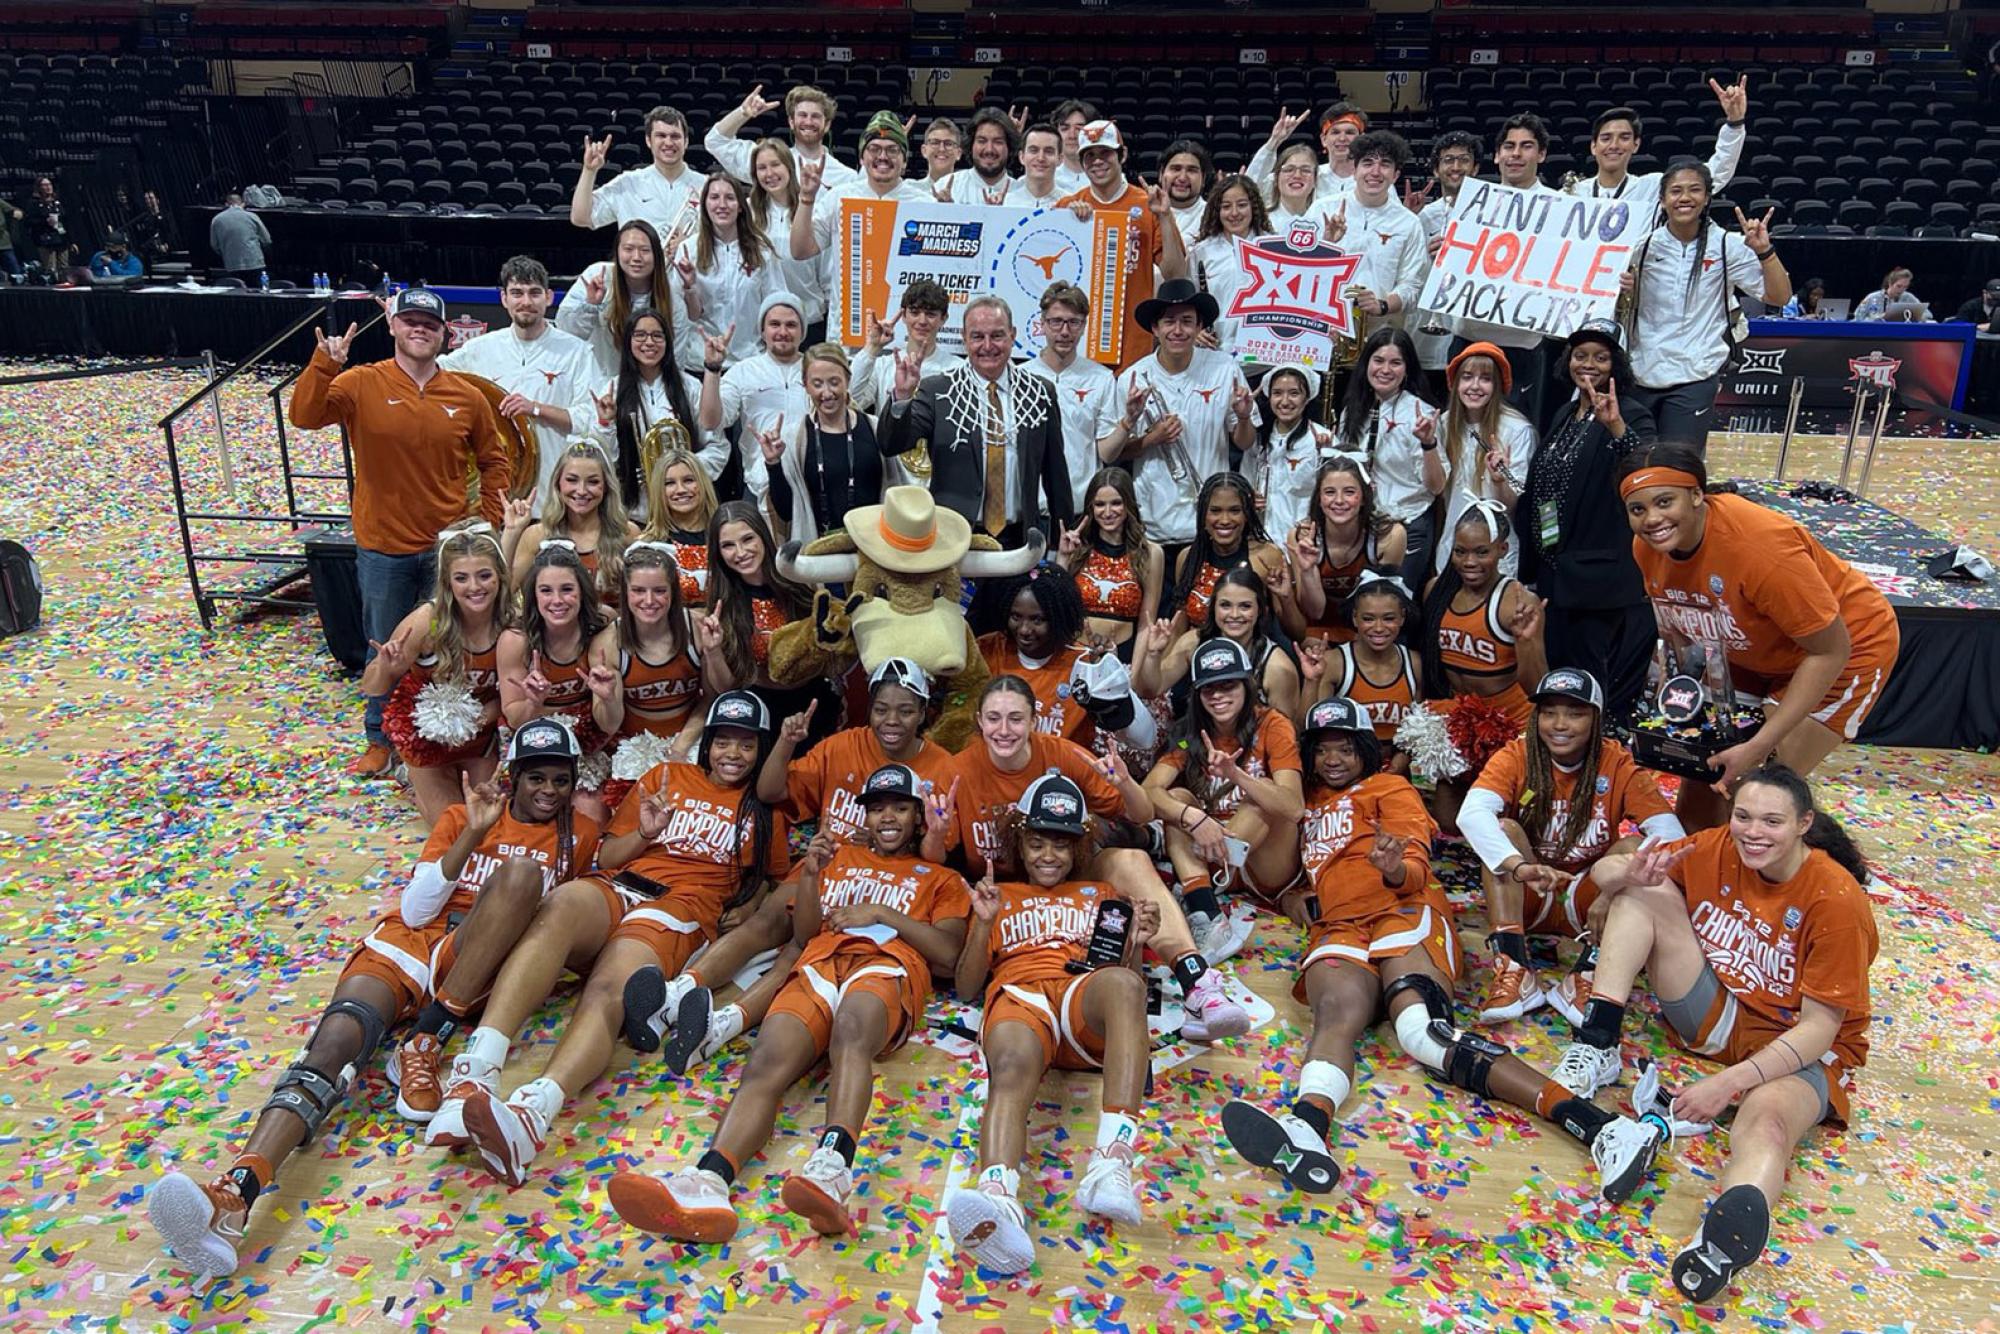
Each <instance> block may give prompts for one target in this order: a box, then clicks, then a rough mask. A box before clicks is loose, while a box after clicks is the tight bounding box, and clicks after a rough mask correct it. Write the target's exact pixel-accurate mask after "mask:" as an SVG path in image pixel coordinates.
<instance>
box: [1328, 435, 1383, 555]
mask: <svg viewBox="0 0 2000 1334" xmlns="http://www.w3.org/2000/svg"><path fill="white" fill-rule="evenodd" d="M1337 472H1338V473H1346V474H1348V475H1349V476H1351V477H1353V478H1354V479H1355V480H1356V481H1358V482H1360V483H1361V509H1360V510H1359V511H1358V512H1357V513H1356V514H1355V516H1354V517H1355V522H1356V523H1357V524H1358V525H1359V526H1360V529H1361V533H1362V537H1363V549H1364V552H1365V550H1366V539H1367V538H1370V537H1372V538H1374V539H1375V540H1376V541H1377V542H1378V543H1379V542H1380V541H1381V540H1382V539H1383V538H1384V537H1386V536H1388V534H1389V530H1390V529H1391V528H1394V527H1395V526H1396V521H1395V520H1394V519H1392V518H1390V517H1389V516H1388V515H1386V514H1384V513H1382V512H1381V511H1380V510H1378V509H1376V508H1375V483H1374V482H1373V481H1371V480H1370V479H1369V476H1368V467H1367V465H1366V464H1364V463H1362V461H1361V460H1360V459H1359V458H1357V457H1356V456H1355V455H1352V454H1335V455H1334V456H1333V457H1331V458H1329V459H1328V460H1327V461H1326V462H1324V463H1322V464H1320V465H1319V471H1318V472H1316V473H1314V474H1313V485H1312V526H1313V532H1314V533H1316V534H1317V535H1318V536H1319V554H1320V555H1321V556H1322V557H1324V556H1325V555H1326V554H1327V553H1328V552H1330V551H1332V550H1333V543H1332V542H1331V541H1329V540H1328V536H1327V531H1326V511H1325V510H1324V509H1322V508H1321V507H1320V503H1319V489H1320V487H1322V486H1324V485H1326V479H1327V478H1329V477H1331V476H1333V475H1334V474H1335V473H1337Z"/></svg>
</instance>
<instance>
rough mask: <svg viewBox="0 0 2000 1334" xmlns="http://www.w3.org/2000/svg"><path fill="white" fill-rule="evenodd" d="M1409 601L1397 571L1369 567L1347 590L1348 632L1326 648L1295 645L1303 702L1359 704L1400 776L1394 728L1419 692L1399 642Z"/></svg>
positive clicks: (1414, 666)
mask: <svg viewBox="0 0 2000 1334" xmlns="http://www.w3.org/2000/svg"><path fill="white" fill-rule="evenodd" d="M1414 605H1415V604H1414V603H1413V601H1412V599H1411V597H1410V590H1409V587H1408V586H1407V585H1405V584H1404V583H1403V580H1402V577H1401V576H1400V575H1396V574H1387V573H1383V572H1381V571H1379V570H1369V571H1367V572H1365V573H1364V574H1363V575H1362V576H1361V579H1360V581H1359V582H1358V583H1357V584H1356V585H1355V588H1354V591H1353V592H1352V593H1350V594H1349V595H1348V599H1347V602H1346V606H1345V610H1344V612H1343V616H1344V618H1345V619H1346V620H1347V621H1348V622H1349V623H1350V624H1351V625H1352V626H1353V627H1354V637H1353V638H1352V639H1350V640H1348V641H1346V642H1345V643H1341V644H1335V645H1334V646H1333V647H1332V649H1331V650H1330V651H1329V650H1328V649H1326V648H1323V647H1319V646H1317V645H1315V643H1314V642H1313V641H1312V640H1307V641H1306V642H1305V643H1304V644H1302V645H1300V646H1299V672H1300V674H1301V675H1302V676H1303V677H1304V678H1305V681H1304V683H1303V692H1304V693H1305V695H1306V696H1307V697H1308V698H1307V704H1308V705H1310V704H1312V703H1316V702H1317V701H1319V700H1321V699H1331V698H1334V697H1336V696H1337V697H1340V698H1342V699H1351V700H1353V701H1354V702H1355V703H1356V704H1359V705H1360V706H1361V707H1362V708H1363V709H1364V710H1366V711H1367V713H1368V719H1369V721H1370V722H1372V723H1373V724H1374V725H1375V739H1376V740H1377V741H1380V742H1381V743H1382V753H1383V755H1384V757H1385V767H1386V768H1387V769H1388V770H1389V772H1391V773H1394V774H1401V775H1403V776H1404V777H1408V776H1409V773H1410V757H1409V756H1408V755H1405V754H1404V753H1403V752H1402V751H1400V750H1397V749H1396V746H1395V741H1396V729H1397V728H1398V727H1401V726H1402V725H1403V719H1404V717H1405V716H1406V715H1408V713H1409V711H1410V708H1411V706H1412V705H1414V704H1415V703H1416V702H1417V701H1418V700H1420V699H1422V698H1423V697H1424V687H1423V669H1422V667H1421V666H1420V664H1419V662H1418V659H1417V656H1416V655H1415V654H1414V653H1411V652H1410V650H1409V649H1407V648H1405V647H1404V646H1403V643H1402V638H1403V630H1404V627H1406V626H1407V625H1408V624H1409V623H1410V612H1411V609H1412V607H1413V606H1414Z"/></svg>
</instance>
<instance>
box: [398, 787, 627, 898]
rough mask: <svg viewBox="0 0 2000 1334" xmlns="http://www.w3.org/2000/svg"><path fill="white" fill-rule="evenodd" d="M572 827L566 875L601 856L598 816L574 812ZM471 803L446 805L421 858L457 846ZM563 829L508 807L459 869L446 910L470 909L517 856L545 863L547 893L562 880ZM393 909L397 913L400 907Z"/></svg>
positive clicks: (431, 858)
mask: <svg viewBox="0 0 2000 1334" xmlns="http://www.w3.org/2000/svg"><path fill="white" fill-rule="evenodd" d="M569 818H570V832H571V836H572V837H573V838H574V840H575V843H574V845H573V846H572V847H571V849H570V855H569V865H568V866H567V867H564V868H560V869H561V870H562V873H563V875H564V876H566V877H575V876H579V875H582V874H583V873H584V872H585V871H588V870H589V869H590V867H591V863H592V862H594V861H595V860H596V858H597V822H596V821H595V820H593V819H591V818H590V817H589V816H587V815H585V814H583V813H582V812H580V811H571V812H570V817H569ZM465 825H466V818H465V807H464V806H463V805H462V804H461V805H456V806H449V807H446V808H445V813H444V814H443V815H441V816H439V817H438V822H437V825H436V827H435V828H433V829H432V830H431V836H430V837H429V838H428V839H426V840H425V842H424V851H423V855H422V856H420V857H418V858H417V860H418V861H420V862H441V861H443V860H444V855H445V854H446V853H447V852H450V851H451V845H452V844H454V843H456V842H458V836H459V835H460V834H462V833H464V832H465ZM559 842H560V839H559V835H558V834H557V832H556V826H555V824H554V823H553V822H551V823H549V824H528V823H526V822H524V821H521V820H516V819H515V818H514V813H513V812H512V811H502V812H501V813H500V818H499V819H498V820H496V821H494V823H493V827H492V828H491V829H489V830H487V831H486V837H484V838H482V839H480V840H479V845H478V846H477V847H475V848H474V849H473V850H472V852H471V855H469V856H468V857H466V859H465V868H464V869H463V870H461V871H460V872H459V873H458V879H457V881H456V882H454V883H453V885H452V888H451V896H450V897H449V898H447V899H446V900H445V903H444V908H443V910H442V911H443V912H444V913H460V912H465V911H467V910H468V909H470V908H471V907H472V900H473V897H474V896H475V895H476V894H478V893H479V891H480V890H482V889H484V888H486V882H487V881H488V880H490V879H492V878H493V873H494V872H495V871H497V870H499V869H500V868H501V867H502V866H503V865H505V864H506V862H507V860H508V859H509V858H512V857H526V858H528V859H529V860H531V861H533V862H535V863H536V864H537V865H539V866H540V867H541V868H542V893H544V894H546V893H548V892H549V891H550V890H552V889H554V888H555V887H556V884H557V879H556V876H557V871H558V867H557V866H556V862H557V859H558V855H559V853H560V847H559ZM395 911H396V910H395V909H392V910H391V915H393V914H394V913H395Z"/></svg>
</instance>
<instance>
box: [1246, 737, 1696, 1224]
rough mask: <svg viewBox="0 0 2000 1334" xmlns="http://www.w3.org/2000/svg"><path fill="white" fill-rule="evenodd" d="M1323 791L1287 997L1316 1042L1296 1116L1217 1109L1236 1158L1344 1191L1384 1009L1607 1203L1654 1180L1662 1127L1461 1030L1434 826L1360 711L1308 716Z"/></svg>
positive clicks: (1305, 834) (1428, 1065) (1311, 823)
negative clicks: (1586, 1171) (1364, 1057)
mask: <svg viewBox="0 0 2000 1334" xmlns="http://www.w3.org/2000/svg"><path fill="white" fill-rule="evenodd" d="M1305 745H1306V751H1307V754H1308V755H1310V756H1311V764H1312V767H1313V777H1314V789H1315V790H1314V791H1313V792H1312V794H1311V799H1310V804H1309V806H1308V809H1307V811H1306V819H1305V822H1304V826H1303V829H1302V831H1301V837H1302V840H1303V842H1304V845H1305V847H1304V851H1303V854H1302V855H1303V856H1304V858H1305V859H1306V861H1307V863H1308V864H1309V865H1317V866H1318V868H1319V869H1318V871H1317V872H1316V874H1315V876H1314V880H1313V900H1314V901H1313V902H1312V903H1311V905H1310V906H1311V907H1312V908H1313V909H1315V910H1316V913H1317V916H1316V920H1315V921H1314V922H1313V924H1312V928H1311V935H1310V938H1309V940H1308V943H1307V945H1306V954H1305V962H1304V964H1303V965H1301V968H1300V977H1299V980H1298V983H1297V984H1296V985H1295V986H1294V988H1293V991H1292V994H1293V995H1294V996H1295V997H1297V998H1298V999H1299V1000H1301V1001H1304V1002H1305V1003H1306V1004H1307V1005H1308V1006H1310V1007H1311V1010H1312V1037H1311V1040H1310V1041H1309V1043H1308V1045H1307V1047H1306V1052H1305V1060H1304V1062H1303V1063H1302V1065H1301V1068H1300V1070H1299V1083H1298V1089H1299V1096H1298V1100H1297V1101H1296V1102H1294V1103H1293V1104H1292V1107H1291V1110H1290V1111H1289V1112H1285V1113H1282V1114H1279V1115H1275V1116H1274V1115H1272V1114H1271V1113H1270V1112H1267V1111H1265V1110H1264V1109H1263V1108H1261V1107H1258V1106H1256V1105H1255V1104H1253V1103H1249V1102H1244V1101H1241V1100H1239V1101H1235V1102H1231V1103H1230V1104H1229V1105H1228V1106H1226V1107H1224V1108H1223V1109H1222V1129H1223V1133H1224V1134H1226V1135H1228V1137H1229V1142H1230V1144H1231V1145H1233V1146H1234V1147H1235V1149H1236V1151H1237V1152H1238V1153H1240V1154H1242V1155H1243V1157H1244V1158H1245V1159H1247V1160H1248V1161H1250V1162H1252V1163H1255V1164H1256V1165H1257V1166H1259V1167H1264V1168H1270V1169H1272V1170H1273V1171H1275V1172H1277V1173H1278V1175H1279V1176H1280V1177H1282V1178H1283V1179H1284V1180H1285V1181H1286V1182H1287V1183H1288V1184H1290V1185H1291V1186H1293V1187H1294V1188H1295V1189H1298V1190H1302V1191H1305V1192H1307V1193H1309V1194H1325V1193H1326V1192H1328V1191H1331V1190H1332V1189H1333V1188H1334V1186H1335V1185H1336V1184H1338V1183H1339V1181H1340V1168H1339V1167H1338V1165H1336V1164H1335V1162H1334V1159H1333V1149H1332V1147H1331V1145H1332V1142H1333V1138H1334V1136H1333V1127H1334V1125H1335V1122H1336V1119H1337V1118H1338V1116H1339V1113H1340V1105H1341V1103H1343V1102H1345V1101H1346V1100H1347V1095H1348V1093H1349V1092H1350V1091H1351V1090H1352V1088H1353V1082H1354V1048H1355V1044H1356V1043H1357V1042H1358V1041H1359V1040H1360V1038H1361V1036H1362V1034H1364V1033H1366V1032H1367V1031H1368V1029H1369V1028H1370V1027H1372V1026H1373V1025H1374V1023H1375V1016H1376V1015H1378V1014H1383V1013H1386V1014H1387V1015H1388V1017H1389V1019H1390V1021H1391V1022H1392V1024H1393V1025H1394V1028H1395V1033H1396V1042H1397V1044H1398V1045H1399V1046H1401V1047H1402V1049H1403V1051H1404V1052H1405V1053H1406V1054H1408V1055H1409V1056H1411V1057H1413V1058H1414V1059H1415V1060H1416V1061H1417V1062H1418V1063H1419V1064H1421V1065H1422V1066H1423V1067H1424V1068H1425V1069H1426V1070H1427V1071H1428V1072H1429V1073H1430V1074H1431V1076H1432V1077H1434V1078H1440V1079H1442V1080H1445V1081H1447V1082H1449V1083H1452V1084H1455V1085H1457V1086H1458V1087H1460V1088H1462V1089H1465V1090H1467V1091H1468V1092H1470V1093H1473V1094H1475V1095H1477V1096H1479V1097H1482V1098H1500V1099H1503V1100H1505V1101H1507V1102H1510V1103H1513V1104H1514V1105H1515V1106H1517V1107H1521V1108H1523V1109H1530V1110H1533V1111H1534V1112H1535V1113H1536V1114H1537V1115H1540V1116H1542V1117H1544V1118H1547V1119H1548V1120H1550V1121H1552V1122H1554V1123H1555V1124H1556V1125H1557V1126H1560V1127H1561V1128H1562V1129H1563V1130H1564V1131H1565V1132H1567V1133H1568V1134H1569V1135H1570V1136H1572V1137H1573V1138H1574V1139H1576V1140H1577V1142H1578V1143H1580V1144H1582V1145H1584V1146H1585V1147H1586V1148H1588V1149H1589V1150H1590V1155H1591V1158H1592V1160H1593V1161H1594V1162H1595V1163H1596V1166H1597V1173H1598V1192H1599V1194H1601V1195H1602V1196H1603V1198H1604V1199H1606V1200H1608V1201H1611V1202H1612V1203H1618V1202H1620V1201H1622V1200H1625V1199H1628V1198H1630V1197H1631V1194H1632V1192H1633V1191H1635V1190H1637V1189H1638V1187H1639V1184H1640V1182H1642V1181H1643V1180H1644V1179H1645V1177H1646V1173H1647V1172H1648V1171H1649V1170H1650V1169H1651V1167H1652V1163H1653V1160H1654V1158H1655V1156H1656V1155H1657V1154H1658V1152H1659V1149H1660V1146H1661V1145H1663V1144H1664V1143H1666V1142H1667V1139H1668V1134H1667V1127H1666V1124H1665V1122H1664V1121H1662V1120H1661V1119H1659V1118H1657V1117H1648V1118H1646V1119H1645V1120H1643V1121H1635V1120H1632V1119H1630V1118H1627V1117H1621V1116H1614V1115H1612V1114H1611V1113H1610V1112H1606V1111H1604V1110H1602V1109H1601V1108H1599V1107H1598V1106H1596V1105H1595V1104H1594V1103H1592V1102H1590V1101H1589V1100H1588V1098H1587V1097H1580V1096H1575V1095H1572V1094H1571V1093H1570V1092H1569V1090H1567V1089H1565V1088H1564V1087H1563V1086H1561V1085H1560V1084H1557V1083H1555V1082H1554V1081H1553V1080H1552V1079H1550V1078H1549V1077H1548V1076H1547V1075H1545V1074H1543V1073H1542V1072H1541V1071H1539V1070H1536V1069H1535V1068H1534V1067H1532V1066H1530V1065H1528V1064H1527V1063H1526V1062H1525V1061H1523V1060H1521V1059H1520V1058H1519V1057H1517V1056H1513V1055H1511V1054H1509V1053H1508V1052H1507V1050H1506V1048H1504V1047H1501V1046H1499V1045H1498V1044H1496V1043H1493V1042H1490V1041H1488V1040H1486V1039H1485V1038H1482V1037H1478V1036H1475V1035H1473V1034H1470V1033H1466V1032H1462V1031H1461V1030H1459V1029H1458V1028H1457V1027H1455V1025H1454V1022H1453V1019H1454V1013H1453V1008H1452V1002H1451V989H1452V984H1453V982H1454V981H1455V980H1456V978H1457V976H1458V966H1459V958H1458V942H1457V939H1456V937H1455V936H1454V935H1453V928H1452V919H1451V906H1450V905H1449V904H1448V903H1447V902H1446V901H1445V897H1444V892H1443V890H1442V889H1440V888H1439V887H1438V886H1437V885H1436V884H1434V883H1433V882H1432V881H1431V878H1430V840H1431V835H1432V833H1433V832H1434V830H1435V826H1433V825H1432V823H1431V820H1430V817H1429V816H1428V815H1427V814H1425V812H1424V805H1423V799H1422V798H1421V797H1419V796H1418V795H1417V790H1416V789H1415V788H1413V787H1411V786H1410V782H1409V780H1408V779H1406V778H1398V777H1395V776H1394V775H1391V774H1387V773H1383V772H1382V771H1381V761H1382V753H1381V747H1380V745H1379V743H1377V741H1376V740H1375V729H1374V728H1373V726H1371V725H1370V723H1369V722H1368V717H1367V715H1366V714H1364V713H1363V712H1362V711H1361V709H1360V707H1359V706H1357V705H1356V704H1355V703H1354V702H1353V701H1352V700H1346V699H1338V698H1336V699H1328V700H1321V701H1320V702H1319V703H1318V704H1315V705H1314V706H1313V708H1312V711H1311V713H1310V714H1308V715H1307V721H1306V734H1305Z"/></svg>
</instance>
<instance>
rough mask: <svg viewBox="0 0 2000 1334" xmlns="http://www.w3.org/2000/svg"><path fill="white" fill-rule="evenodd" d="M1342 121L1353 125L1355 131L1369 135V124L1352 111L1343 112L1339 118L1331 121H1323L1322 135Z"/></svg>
mask: <svg viewBox="0 0 2000 1334" xmlns="http://www.w3.org/2000/svg"><path fill="white" fill-rule="evenodd" d="M1342 121H1345V122H1346V123H1347V124H1349V125H1352V126H1353V127H1354V128H1355V129H1357V130H1359V131H1361V132H1362V133H1363V134H1366V133H1368V122H1367V121H1365V120H1363V119H1361V117H1359V116H1357V115H1355V114H1354V113H1353V112H1352V111H1343V112H1341V113H1340V114H1339V115H1338V116H1335V117H1334V118H1333V119H1331V120H1323V121H1321V122H1320V123H1319V132H1320V133H1321V134H1325V133H1326V132H1327V131H1328V130H1330V129H1332V128H1333V127H1334V126H1336V125H1338V124H1340V123H1341V122H1342Z"/></svg>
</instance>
